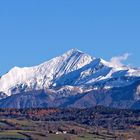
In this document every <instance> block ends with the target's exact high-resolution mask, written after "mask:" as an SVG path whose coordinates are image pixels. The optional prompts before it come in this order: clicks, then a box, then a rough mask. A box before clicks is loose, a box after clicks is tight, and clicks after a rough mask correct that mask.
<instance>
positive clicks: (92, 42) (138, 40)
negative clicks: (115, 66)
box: [0, 0, 140, 74]
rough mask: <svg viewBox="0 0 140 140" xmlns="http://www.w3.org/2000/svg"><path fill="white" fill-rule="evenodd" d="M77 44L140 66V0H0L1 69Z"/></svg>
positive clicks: (43, 58)
mask: <svg viewBox="0 0 140 140" xmlns="http://www.w3.org/2000/svg"><path fill="white" fill-rule="evenodd" d="M71 48H78V49H79V50H82V51H84V52H86V53H89V54H91V55H93V56H95V57H102V58H104V59H106V60H109V59H110V58H111V57H113V56H117V55H123V54H124V53H131V54H132V55H131V56H130V57H129V59H128V60H127V61H126V62H125V63H126V64H132V65H133V66H138V67H139V66H140V61H139V58H140V56H139V55H140V53H139V52H140V0H50V1H49V0H23V1H21V0H3V1H0V74H3V73H5V72H7V71H8V70H9V69H10V68H12V67H13V66H21V67H23V66H32V65H37V64H40V63H41V62H44V61H46V60H48V59H50V58H52V57H55V56H57V55H60V54H62V53H64V52H65V51H67V50H69V49H71Z"/></svg>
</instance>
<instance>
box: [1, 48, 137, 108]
mask: <svg viewBox="0 0 140 140" xmlns="http://www.w3.org/2000/svg"><path fill="white" fill-rule="evenodd" d="M96 105H103V106H108V107H115V108H140V70H139V69H136V68H135V69H134V68H130V67H128V66H120V67H116V66H115V67H114V65H113V64H112V63H111V62H107V61H105V60H103V59H101V58H94V57H91V56H90V55H88V54H86V53H83V52H81V51H79V50H77V49H72V50H70V51H68V52H66V53H65V54H63V55H61V56H59V57H56V58H53V59H51V60H49V61H47V62H45V63H43V64H41V65H39V66H35V67H26V68H19V67H14V68H13V69H11V70H10V71H9V72H8V73H7V74H5V75H3V76H2V77H1V79H0V107H2V108H30V107H34V108H36V107H78V108H88V107H92V106H96Z"/></svg>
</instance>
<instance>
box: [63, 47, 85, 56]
mask: <svg viewBox="0 0 140 140" xmlns="http://www.w3.org/2000/svg"><path fill="white" fill-rule="evenodd" d="M77 53H79V54H84V53H83V52H82V51H80V50H78V49H77V48H73V49H71V50H69V51H67V52H66V53H65V54H66V55H68V56H69V55H73V54H77Z"/></svg>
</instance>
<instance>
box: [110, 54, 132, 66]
mask: <svg viewBox="0 0 140 140" xmlns="http://www.w3.org/2000/svg"><path fill="white" fill-rule="evenodd" d="M130 55H131V54H129V53H125V54H123V55H122V56H115V57H112V58H111V59H110V63H111V65H112V67H122V66H124V64H123V63H122V62H123V61H126V60H127V59H128V57H129V56H130Z"/></svg>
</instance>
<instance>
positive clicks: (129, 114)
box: [0, 107, 140, 140]
mask: <svg viewBox="0 0 140 140" xmlns="http://www.w3.org/2000/svg"><path fill="white" fill-rule="evenodd" d="M0 140H140V111H131V110H114V109H108V108H107V109H106V108H102V107H97V108H92V109H26V110H24V109H22V110H18V109H0Z"/></svg>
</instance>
